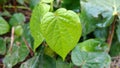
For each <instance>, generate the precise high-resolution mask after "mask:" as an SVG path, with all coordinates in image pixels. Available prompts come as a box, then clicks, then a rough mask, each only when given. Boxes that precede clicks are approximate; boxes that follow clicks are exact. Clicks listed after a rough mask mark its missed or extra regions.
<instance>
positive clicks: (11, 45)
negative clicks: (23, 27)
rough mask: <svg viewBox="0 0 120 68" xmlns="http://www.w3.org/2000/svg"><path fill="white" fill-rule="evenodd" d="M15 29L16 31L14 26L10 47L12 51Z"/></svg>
mask: <svg viewBox="0 0 120 68" xmlns="http://www.w3.org/2000/svg"><path fill="white" fill-rule="evenodd" d="M14 31H15V28H14V27H12V32H11V41H10V48H9V50H8V51H9V52H11V51H12V47H13V42H14Z"/></svg>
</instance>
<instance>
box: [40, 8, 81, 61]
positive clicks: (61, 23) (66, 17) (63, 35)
mask: <svg viewBox="0 0 120 68" xmlns="http://www.w3.org/2000/svg"><path fill="white" fill-rule="evenodd" d="M40 27H41V29H42V34H43V36H44V37H45V40H46V42H47V43H48V45H49V46H50V48H51V49H53V50H54V51H55V52H56V53H57V54H59V55H60V56H61V57H62V58H63V59H65V57H66V55H67V54H68V53H69V52H70V50H72V49H73V48H74V47H75V46H76V44H77V42H78V40H79V38H80V36H81V32H82V28H81V23H80V19H79V16H78V15H77V14H76V13H74V12H73V11H70V10H68V11H67V10H66V9H64V8H60V9H58V10H57V11H56V12H55V13H52V12H48V13H46V14H45V15H44V17H43V18H42V22H41V25H40Z"/></svg>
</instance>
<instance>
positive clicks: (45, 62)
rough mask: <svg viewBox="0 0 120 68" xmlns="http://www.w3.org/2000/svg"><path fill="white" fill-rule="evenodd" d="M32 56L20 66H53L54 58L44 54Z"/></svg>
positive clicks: (36, 67) (27, 67)
mask: <svg viewBox="0 0 120 68" xmlns="http://www.w3.org/2000/svg"><path fill="white" fill-rule="evenodd" d="M41 57H42V56H41V55H39V56H34V57H33V58H31V59H29V60H28V61H26V62H24V63H23V64H22V65H21V66H20V68H55V60H54V59H53V58H51V57H49V56H46V55H44V57H42V59H41Z"/></svg>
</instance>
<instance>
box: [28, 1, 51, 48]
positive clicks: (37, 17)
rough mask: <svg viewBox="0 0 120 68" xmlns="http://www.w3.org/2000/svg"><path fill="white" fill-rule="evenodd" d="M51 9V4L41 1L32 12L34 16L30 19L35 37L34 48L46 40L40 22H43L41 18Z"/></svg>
mask: <svg viewBox="0 0 120 68" xmlns="http://www.w3.org/2000/svg"><path fill="white" fill-rule="evenodd" d="M49 10H50V6H49V5H47V4H44V3H40V4H39V5H37V6H36V7H35V9H34V10H33V12H32V17H31V20H30V31H31V34H32V36H33V38H34V50H35V49H36V48H37V47H38V46H39V45H40V44H41V43H42V41H43V40H44V38H43V36H42V34H41V30H40V29H41V28H40V26H39V24H40V23H41V19H42V17H43V15H44V14H45V13H47V12H48V11H49Z"/></svg>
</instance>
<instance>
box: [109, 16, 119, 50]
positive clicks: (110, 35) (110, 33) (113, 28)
mask: <svg viewBox="0 0 120 68" xmlns="http://www.w3.org/2000/svg"><path fill="white" fill-rule="evenodd" d="M116 19H117V16H116V15H115V17H114V20H113V23H112V25H111V28H110V30H109V35H108V38H107V43H108V52H109V50H110V48H111V44H112V39H113V36H114V32H115V23H116Z"/></svg>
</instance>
